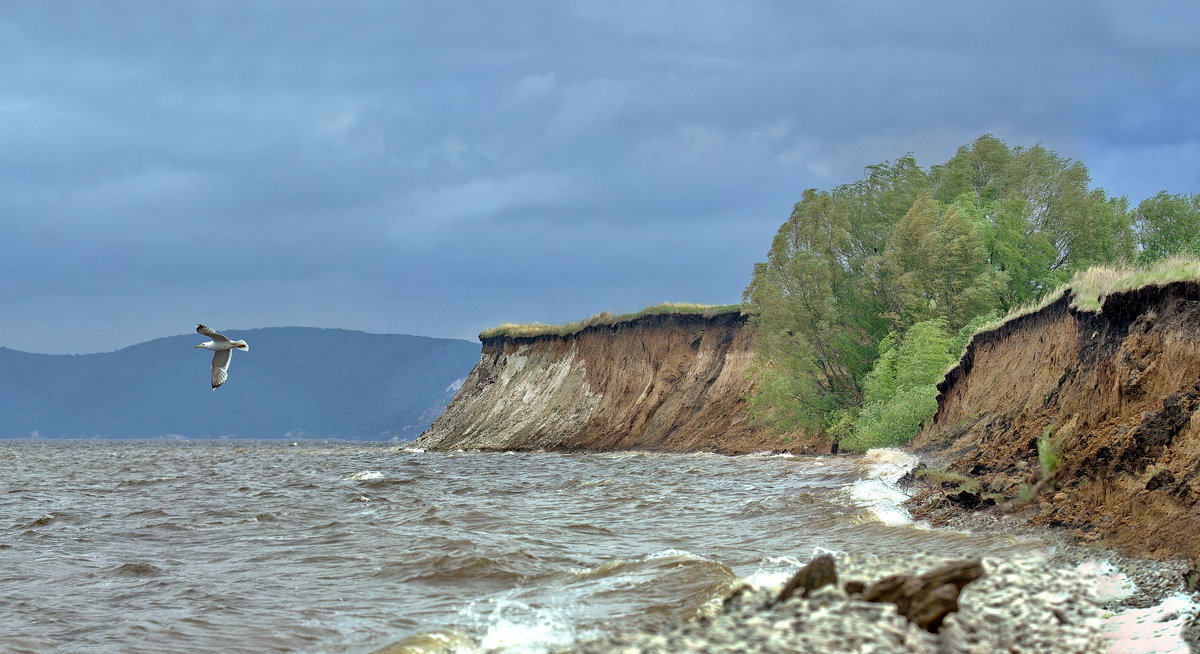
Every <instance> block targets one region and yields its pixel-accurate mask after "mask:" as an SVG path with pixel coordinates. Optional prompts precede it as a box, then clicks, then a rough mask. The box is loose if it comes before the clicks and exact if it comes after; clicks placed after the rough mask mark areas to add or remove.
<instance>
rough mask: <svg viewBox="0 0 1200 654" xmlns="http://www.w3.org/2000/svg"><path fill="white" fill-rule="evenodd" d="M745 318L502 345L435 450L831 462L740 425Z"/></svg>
mask: <svg viewBox="0 0 1200 654" xmlns="http://www.w3.org/2000/svg"><path fill="white" fill-rule="evenodd" d="M752 358H753V349H752V335H751V332H750V329H749V327H748V326H747V325H746V317H745V316H743V315H741V314H739V313H736V312H731V313H725V314H719V315H716V316H713V317H710V318H708V317H704V316H701V315H696V314H682V313H681V314H654V315H648V316H643V317H640V318H637V319H635V320H632V321H629V322H625V323H619V324H616V325H595V326H592V327H588V328H586V329H584V330H582V331H580V332H579V333H576V334H570V335H566V336H556V335H541V336H533V337H510V336H498V337H494V338H487V339H484V340H483V354H482V357H481V359H480V362H479V364H478V365H476V367H475V369H474V370H473V371H472V372H471V374H470V376H469V377H468V378H467V381H466V383H465V384H464V385H463V388H462V389H461V390H460V391H459V393H458V395H457V396H455V398H454V400H453V401H452V402H451V403H450V405H449V406H448V407H447V408H446V410H445V412H443V414H442V416H441V417H440V418H439V419H438V420H437V422H435V423H434V424H433V426H431V427H430V428H429V430H428V431H426V432H425V434H423V435H422V436H421V438H420V439H418V440H417V441H416V443H415V445H416V446H418V447H426V448H432V449H484V450H531V449H545V450H565V451H574V450H586V451H604V450H632V449H637V450H659V451H672V452H703V451H707V452H720V453H724V454H743V453H748V452H760V451H765V450H774V451H790V452H795V453H816V452H828V451H829V443H828V442H827V441H820V440H815V439H807V438H803V437H797V436H779V435H773V434H771V433H769V432H768V430H766V429H764V428H762V427H759V426H756V425H754V424H752V423H751V422H750V420H749V419H748V418H747V417H746V396H747V393H748V392H749V390H750V386H751V382H750V380H749V378H748V377H747V375H746V369H747V366H748V365H749V364H750V362H751V360H752Z"/></svg>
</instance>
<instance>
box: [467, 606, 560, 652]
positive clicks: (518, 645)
mask: <svg viewBox="0 0 1200 654" xmlns="http://www.w3.org/2000/svg"><path fill="white" fill-rule="evenodd" d="M486 620H487V626H486V631H485V633H484V634H483V637H482V638H481V639H480V641H479V647H480V649H482V650H483V651H486V652H493V651H500V652H505V653H506V654H545V653H546V652H550V651H552V650H559V649H562V648H564V647H566V646H568V645H570V644H571V643H573V642H575V629H574V627H572V626H571V623H570V621H569V620H567V619H566V618H565V617H564V616H562V615H560V614H559V612H558V611H555V610H552V609H544V608H542V609H539V608H534V607H531V606H529V605H528V604H525V603H524V602H518V601H516V600H511V599H500V600H499V601H497V602H496V604H495V609H494V610H492V611H491V613H489V614H488V615H487V618H486Z"/></svg>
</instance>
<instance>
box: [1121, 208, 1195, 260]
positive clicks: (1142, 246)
mask: <svg viewBox="0 0 1200 654" xmlns="http://www.w3.org/2000/svg"><path fill="white" fill-rule="evenodd" d="M1133 224H1134V229H1135V232H1136V234H1137V248H1138V250H1139V252H1138V259H1139V260H1140V261H1142V262H1143V263H1152V262H1154V261H1158V260H1159V259H1165V258H1167V257H1169V256H1172V255H1176V254H1197V253H1200V195H1171V194H1169V193H1167V192H1166V191H1159V192H1158V194H1157V195H1155V196H1153V197H1149V198H1146V199H1145V200H1142V201H1141V203H1139V204H1138V206H1137V209H1135V210H1134V212H1133Z"/></svg>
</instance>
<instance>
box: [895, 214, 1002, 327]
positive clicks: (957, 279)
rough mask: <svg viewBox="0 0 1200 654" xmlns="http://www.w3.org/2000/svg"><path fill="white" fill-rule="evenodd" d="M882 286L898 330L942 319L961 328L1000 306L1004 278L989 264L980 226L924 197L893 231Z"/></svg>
mask: <svg viewBox="0 0 1200 654" xmlns="http://www.w3.org/2000/svg"><path fill="white" fill-rule="evenodd" d="M878 286H879V294H880V295H882V296H885V297H889V298H890V299H891V306H890V307H889V308H890V311H888V312H887V314H886V315H887V316H888V317H889V318H890V319H891V320H892V326H893V328H894V329H905V328H907V327H908V326H909V325H912V324H914V323H917V322H920V321H923V320H929V319H932V318H936V317H942V318H945V319H946V320H947V321H948V322H949V324H950V326H951V327H953V328H954V329H958V328H959V327H961V326H963V325H965V324H966V323H967V322H968V321H969V320H971V318H973V317H975V316H976V315H979V314H981V313H987V312H989V311H991V310H992V309H993V308H995V307H996V306H997V305H998V303H999V298H1000V295H1001V293H1002V291H1003V288H1004V278H1003V276H1002V275H1000V274H998V273H997V272H996V271H995V270H994V269H993V268H992V266H991V265H990V264H989V262H988V257H987V250H986V249H985V248H984V245H983V240H982V238H981V237H980V234H979V229H978V227H977V226H976V224H975V223H974V222H973V221H972V220H970V219H969V218H968V217H967V216H966V215H964V212H963V211H962V210H961V209H959V208H958V207H956V206H954V205H951V206H950V207H948V208H945V209H941V208H939V207H938V205H937V203H936V202H935V201H934V200H933V198H932V197H930V196H928V195H923V196H921V197H919V198H917V200H916V202H914V203H913V205H912V208H910V209H909V210H908V212H907V213H906V214H905V215H904V218H902V219H901V220H900V222H898V223H896V226H895V228H894V229H893V230H892V234H891V237H890V238H889V239H888V245H887V249H886V251H885V253H884V255H883V257H882V266H881V270H880V275H879V278H878Z"/></svg>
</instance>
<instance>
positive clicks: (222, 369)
mask: <svg viewBox="0 0 1200 654" xmlns="http://www.w3.org/2000/svg"><path fill="white" fill-rule="evenodd" d="M232 354H233V350H217V351H216V352H213V362H212V387H213V390H214V391H215V390H217V387H218V386H220V385H221V384H224V383H225V380H226V379H228V378H229V360H230V359H231V358H232V356H231V355H232Z"/></svg>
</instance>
